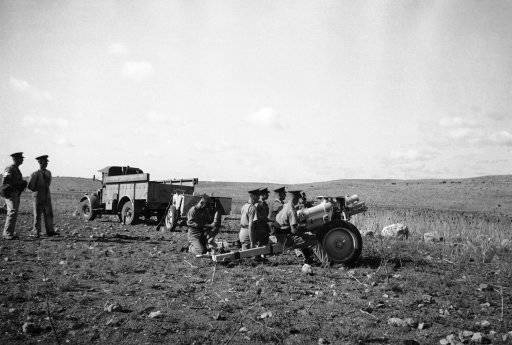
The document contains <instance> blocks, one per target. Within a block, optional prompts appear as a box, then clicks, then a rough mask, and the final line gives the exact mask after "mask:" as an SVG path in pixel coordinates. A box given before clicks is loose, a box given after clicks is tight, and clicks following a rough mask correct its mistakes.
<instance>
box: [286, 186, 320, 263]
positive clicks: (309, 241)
mask: <svg viewBox="0 0 512 345" xmlns="http://www.w3.org/2000/svg"><path fill="white" fill-rule="evenodd" d="M288 193H290V194H291V195H292V199H291V200H290V201H289V202H287V203H286V204H285V205H284V206H283V209H282V210H281V211H280V212H279V213H278V214H277V216H276V222H277V223H278V224H279V229H278V230H277V232H276V238H277V241H278V242H279V243H281V244H282V245H283V247H292V248H297V249H299V250H300V251H301V252H302V254H303V256H304V262H305V263H312V262H313V261H314V257H315V254H314V252H313V249H312V248H313V247H314V246H315V245H316V244H317V243H316V238H315V236H313V235H311V236H309V235H306V234H304V232H303V231H302V230H301V229H300V228H299V221H298V218H297V210H296V208H295V207H296V206H297V203H298V202H299V198H300V196H301V192H300V191H289V192H288Z"/></svg>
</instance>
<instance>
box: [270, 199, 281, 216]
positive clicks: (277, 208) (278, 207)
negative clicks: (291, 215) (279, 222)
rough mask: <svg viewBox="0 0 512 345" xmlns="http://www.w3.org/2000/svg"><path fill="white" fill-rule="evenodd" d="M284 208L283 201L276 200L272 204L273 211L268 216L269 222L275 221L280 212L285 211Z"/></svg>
mask: <svg viewBox="0 0 512 345" xmlns="http://www.w3.org/2000/svg"><path fill="white" fill-rule="evenodd" d="M283 206H284V203H283V202H282V201H281V200H279V199H275V200H274V201H273V202H272V211H271V212H270V214H269V215H268V220H269V221H272V222H273V221H275V220H276V216H277V214H278V213H279V211H281V210H282V209H283Z"/></svg>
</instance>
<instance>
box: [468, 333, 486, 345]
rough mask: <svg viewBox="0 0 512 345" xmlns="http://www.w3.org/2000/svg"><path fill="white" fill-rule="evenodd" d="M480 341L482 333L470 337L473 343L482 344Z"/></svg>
mask: <svg viewBox="0 0 512 345" xmlns="http://www.w3.org/2000/svg"><path fill="white" fill-rule="evenodd" d="M482 339H483V336H482V333H480V332H477V333H474V334H473V336H471V341H472V342H473V343H477V344H480V343H482Z"/></svg>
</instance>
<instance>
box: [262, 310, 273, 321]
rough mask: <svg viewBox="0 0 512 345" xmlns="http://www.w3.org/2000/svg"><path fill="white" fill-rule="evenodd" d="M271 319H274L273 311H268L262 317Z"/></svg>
mask: <svg viewBox="0 0 512 345" xmlns="http://www.w3.org/2000/svg"><path fill="white" fill-rule="evenodd" d="M269 317H272V312H271V311H266V312H264V313H263V314H261V315H260V319H267V318H269Z"/></svg>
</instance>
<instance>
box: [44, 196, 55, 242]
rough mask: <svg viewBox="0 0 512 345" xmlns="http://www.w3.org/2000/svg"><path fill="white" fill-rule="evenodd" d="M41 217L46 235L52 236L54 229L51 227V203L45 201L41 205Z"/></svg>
mask: <svg viewBox="0 0 512 345" xmlns="http://www.w3.org/2000/svg"><path fill="white" fill-rule="evenodd" d="M43 218H44V229H45V230H46V235H49V236H52V235H54V234H55V230H54V228H53V209H52V203H51V202H46V203H45V204H44V207H43Z"/></svg>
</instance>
